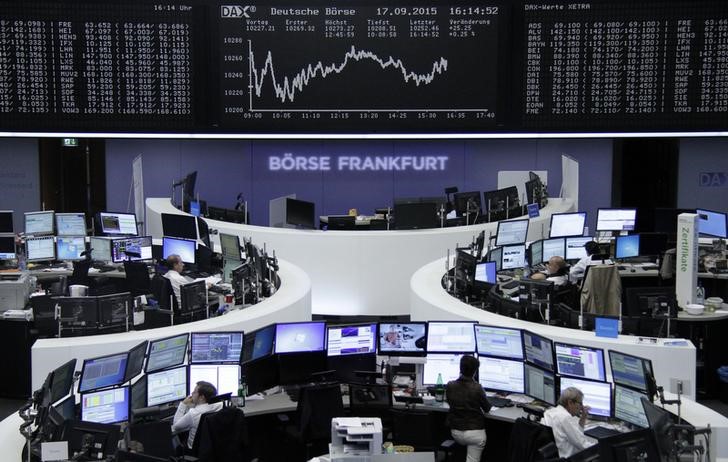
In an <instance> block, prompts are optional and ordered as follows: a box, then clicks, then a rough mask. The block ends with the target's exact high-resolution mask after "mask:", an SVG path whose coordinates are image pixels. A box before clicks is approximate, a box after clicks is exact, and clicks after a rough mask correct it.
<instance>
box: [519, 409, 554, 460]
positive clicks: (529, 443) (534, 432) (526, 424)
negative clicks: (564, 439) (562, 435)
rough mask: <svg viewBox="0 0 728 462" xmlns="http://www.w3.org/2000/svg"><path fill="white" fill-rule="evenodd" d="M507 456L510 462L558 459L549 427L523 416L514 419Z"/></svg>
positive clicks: (552, 434)
mask: <svg viewBox="0 0 728 462" xmlns="http://www.w3.org/2000/svg"><path fill="white" fill-rule="evenodd" d="M508 457H509V459H508V460H509V461H510V462H535V461H547V460H549V461H550V460H558V457H559V454H558V449H557V448H556V444H555V442H554V433H553V431H552V430H551V427H547V426H546V425H543V424H540V423H538V422H536V421H533V420H530V419H527V418H524V417H519V418H518V419H516V421H515V422H514V423H513V430H512V431H511V439H510V441H509V442H508Z"/></svg>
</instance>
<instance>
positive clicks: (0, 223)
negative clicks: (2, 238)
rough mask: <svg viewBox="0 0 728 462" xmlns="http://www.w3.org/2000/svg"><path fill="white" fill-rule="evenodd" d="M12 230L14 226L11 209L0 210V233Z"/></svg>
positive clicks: (13, 230)
mask: <svg viewBox="0 0 728 462" xmlns="http://www.w3.org/2000/svg"><path fill="white" fill-rule="evenodd" d="M14 232H15V228H14V227H13V211H12V210H0V234H3V233H14Z"/></svg>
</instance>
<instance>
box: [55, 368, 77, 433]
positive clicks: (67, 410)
mask: <svg viewBox="0 0 728 462" xmlns="http://www.w3.org/2000/svg"><path fill="white" fill-rule="evenodd" d="M74 361H75V360H74ZM53 408H54V409H55V410H56V411H58V413H59V414H60V416H61V417H62V418H63V420H64V421H65V420H72V419H75V418H76V397H75V396H74V395H70V396H68V397H67V398H66V399H64V400H63V401H61V402H58V403H56V404H55V405H53Z"/></svg>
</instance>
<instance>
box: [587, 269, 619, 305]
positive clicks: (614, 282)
mask: <svg viewBox="0 0 728 462" xmlns="http://www.w3.org/2000/svg"><path fill="white" fill-rule="evenodd" d="M580 299H581V306H582V308H584V311H585V312H588V313H595V314H610V315H614V316H618V315H619V306H620V302H621V300H622V281H621V279H620V277H619V269H618V268H617V266H616V265H593V266H590V267H588V270H587V272H586V275H585V276H584V283H583V285H582V286H581V296H580Z"/></svg>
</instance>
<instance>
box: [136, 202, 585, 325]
mask: <svg viewBox="0 0 728 462" xmlns="http://www.w3.org/2000/svg"><path fill="white" fill-rule="evenodd" d="M573 208H574V205H573V201H571V200H566V199H549V203H548V205H547V206H546V207H544V208H543V209H541V216H540V217H538V218H533V219H531V222H530V224H529V229H528V240H529V241H533V240H537V239H541V238H542V233H545V234H546V235H548V231H549V226H550V220H551V214H553V213H562V212H569V211H573ZM162 213H172V214H182V213H183V212H180V211H179V210H178V209H176V208H174V207H173V206H172V203H171V202H170V199H169V198H149V199H147V200H146V221H147V228H146V232H147V234H149V235H151V236H153V237H155V238H161V237H162V219H161V214H162ZM205 221H207V223H208V225H209V227H210V228H211V229H215V230H217V231H219V232H222V233H226V234H236V235H238V236H240V237H246V238H252V239H253V243H254V244H256V245H260V246H262V245H263V244H266V246H267V249H268V251H269V252H270V251H271V250H275V252H276V255H280V256H281V257H284V258H285V259H286V260H288V261H290V262H292V263H294V264H296V265H298V266H300V267H301V268H302V269H303V270H304V271H305V272H306V273H307V274H308V275H309V277H310V278H311V284H312V310H313V312H314V313H316V314H334V315H407V314H409V308H408V307H409V290H408V287H409V281H410V278H411V277H412V275H413V274H414V272H415V271H417V270H418V269H419V268H421V267H422V266H423V265H425V264H426V263H429V262H431V261H432V260H435V259H436V258H442V257H444V256H446V255H447V251H448V249H454V248H455V247H456V245H460V246H463V245H467V244H470V242H472V240H473V238H474V237H475V236H476V235H477V234H478V233H479V232H480V231H481V230H485V233H486V235H487V234H488V233H490V234H491V235H493V236H495V234H496V230H497V228H498V223H497V222H494V223H484V224H479V225H471V226H456V227H451V228H437V229H423V230H413V231H405V230H402V231H394V230H392V231H319V230H297V229H285V228H271V227H266V226H252V225H241V224H236V223H227V222H224V221H217V220H210V219H205ZM211 237H212V240H213V243H214V244H215V245H219V237H218V236H217V235H212V236H211ZM442 269H443V270H444V266H443V268H442Z"/></svg>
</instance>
